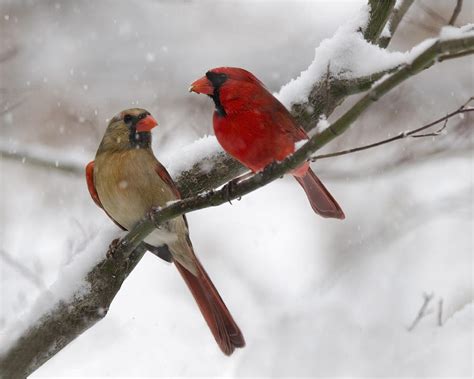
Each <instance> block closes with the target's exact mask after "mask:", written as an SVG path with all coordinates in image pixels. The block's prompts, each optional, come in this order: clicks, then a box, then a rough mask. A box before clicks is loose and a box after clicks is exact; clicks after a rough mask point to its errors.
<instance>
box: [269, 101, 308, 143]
mask: <svg viewBox="0 0 474 379" xmlns="http://www.w3.org/2000/svg"><path fill="white" fill-rule="evenodd" d="M275 108H276V109H274V111H273V112H272V113H271V114H272V116H273V121H274V122H275V123H276V124H277V125H280V126H281V127H282V129H283V130H285V132H287V133H288V134H289V135H291V136H292V138H293V139H294V141H295V142H297V141H301V140H304V139H307V138H308V135H307V134H306V132H305V130H304V129H303V128H302V127H301V126H299V125H298V124H297V123H296V120H295V119H294V118H293V116H292V115H291V113H290V112H289V111H288V109H286V108H285V106H284V105H283V104H281V103H280V102H279V101H277V104H275Z"/></svg>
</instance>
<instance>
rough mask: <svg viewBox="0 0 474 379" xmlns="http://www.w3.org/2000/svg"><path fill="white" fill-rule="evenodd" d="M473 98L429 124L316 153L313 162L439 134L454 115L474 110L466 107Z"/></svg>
mask: <svg viewBox="0 0 474 379" xmlns="http://www.w3.org/2000/svg"><path fill="white" fill-rule="evenodd" d="M473 100H474V97H471V98H470V99H469V100H468V101H467V102H466V103H464V104H463V105H461V106H460V107H459V108H458V109H456V110H455V111H453V112H451V113H449V114H447V115H446V116H444V117H441V118H439V119H437V120H435V121H433V122H430V123H429V124H426V125H423V126H422V127H420V128H417V129H414V130H409V131H405V132H401V133H399V134H397V135H396V136H394V137H391V138H387V139H384V140H382V141H378V142H374V143H371V144H369V145H364V146H359V147H355V148H352V149H347V150H342V151H337V152H335V153H329V154H321V155H316V156H314V157H312V158H311V159H310V161H311V162H316V161H317V160H320V159H326V158H333V157H339V156H341V155H347V154H352V153H356V152H358V151H363V150H368V149H372V148H374V147H377V146H381V145H385V144H387V143H390V142H394V141H398V140H401V139H404V138H407V137H412V138H420V137H434V136H438V135H440V134H441V133H442V132H443V130H444V129H445V128H446V126H447V122H448V120H449V119H450V118H451V117H454V116H456V115H458V114H462V113H469V112H474V107H469V108H466V106H467V105H468V104H469V103H470V102H471V101H473ZM443 121H444V125H443V126H442V127H441V128H440V129H438V130H436V131H435V132H433V133H427V134H418V133H419V132H421V131H423V130H426V129H428V128H431V127H433V126H434V125H437V124H439V123H440V122H443Z"/></svg>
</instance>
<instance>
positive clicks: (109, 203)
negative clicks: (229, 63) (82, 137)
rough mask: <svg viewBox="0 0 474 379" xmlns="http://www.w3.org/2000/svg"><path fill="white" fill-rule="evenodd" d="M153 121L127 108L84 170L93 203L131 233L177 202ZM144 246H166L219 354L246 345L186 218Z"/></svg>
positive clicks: (157, 232) (160, 231) (112, 123)
mask: <svg viewBox="0 0 474 379" xmlns="http://www.w3.org/2000/svg"><path fill="white" fill-rule="evenodd" d="M156 125H157V122H156V121H155V119H154V118H153V117H152V116H151V115H150V113H149V112H147V111H146V110H144V109H138V108H137V109H128V110H125V111H123V112H121V113H119V114H118V115H117V116H115V117H114V118H113V119H112V120H111V121H110V123H109V126H108V127H107V130H106V132H105V135H104V138H103V139H102V142H101V144H100V146H99V149H98V150H97V154H96V156H95V161H92V162H90V163H89V164H88V165H87V167H86V178H87V186H88V188H89V192H90V194H91V196H92V199H93V200H94V202H95V203H96V204H97V205H98V206H99V207H101V208H102V209H103V210H104V211H105V213H106V214H107V215H108V216H109V217H110V218H111V219H112V220H113V221H114V222H115V223H116V224H118V225H119V226H120V227H122V228H123V229H126V230H130V229H131V228H133V226H134V225H135V224H136V223H137V222H138V221H140V220H141V219H142V218H143V217H144V216H145V215H146V213H147V212H148V211H150V210H151V209H152V208H153V207H160V206H161V207H162V206H165V205H166V204H167V203H168V202H169V201H174V200H176V199H179V198H180V194H179V192H178V190H177V188H176V186H175V184H174V183H173V180H172V179H171V177H170V175H169V174H168V172H167V171H166V169H165V168H164V167H163V166H162V165H161V164H160V162H158V160H157V159H156V158H155V156H154V155H153V151H152V150H151V132H150V131H151V129H152V128H154V127H155V126H156ZM145 242H146V243H147V244H148V246H150V249H154V247H156V246H158V245H164V247H165V249H166V250H167V252H168V254H169V257H170V258H171V260H172V261H173V262H174V264H175V265H176V268H177V269H178V271H179V272H180V274H181V275H182V277H183V279H184V280H185V282H186V284H187V285H188V287H189V289H190V290H191V293H192V294H193V296H194V298H195V300H196V302H197V304H198V306H199V308H200V310H201V312H202V315H203V316H204V319H205V320H206V322H207V324H208V326H209V328H210V329H211V332H212V334H213V335H214V338H215V339H216V341H217V343H218V345H219V347H220V348H221V350H222V351H223V352H224V353H225V354H226V355H230V354H232V352H233V351H234V349H235V348H236V347H243V346H245V341H244V337H243V335H242V332H241V331H240V329H239V327H238V326H237V324H236V323H235V321H234V320H233V318H232V316H231V314H230V312H229V310H228V309H227V307H226V306H225V304H224V302H223V301H222V299H221V297H220V296H219V293H218V292H217V290H216V288H215V287H214V285H213V284H212V282H211V279H210V278H209V276H208V275H207V273H206V271H204V268H203V267H202V265H201V263H199V260H198V259H197V257H196V255H195V254H194V251H193V247H192V245H191V240H190V239H189V232H188V225H187V222H186V218H185V217H184V216H180V217H177V218H174V219H172V220H170V221H168V222H167V223H166V225H163V226H162V227H161V228H160V229H156V230H155V231H154V232H152V233H151V234H150V235H149V236H148V237H147V238H146V239H145Z"/></svg>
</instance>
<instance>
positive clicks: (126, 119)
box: [123, 114, 132, 124]
mask: <svg viewBox="0 0 474 379" xmlns="http://www.w3.org/2000/svg"><path fill="white" fill-rule="evenodd" d="M123 121H124V122H125V123H126V124H128V123H129V122H130V121H132V116H130V115H129V114H126V115H125V116H124V117H123Z"/></svg>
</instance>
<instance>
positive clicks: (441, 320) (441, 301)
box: [438, 298, 443, 326]
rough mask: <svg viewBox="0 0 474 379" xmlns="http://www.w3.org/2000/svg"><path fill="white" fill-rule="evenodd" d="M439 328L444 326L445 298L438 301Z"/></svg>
mask: <svg viewBox="0 0 474 379" xmlns="http://www.w3.org/2000/svg"><path fill="white" fill-rule="evenodd" d="M438 326H443V298H441V299H439V301H438Z"/></svg>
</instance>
